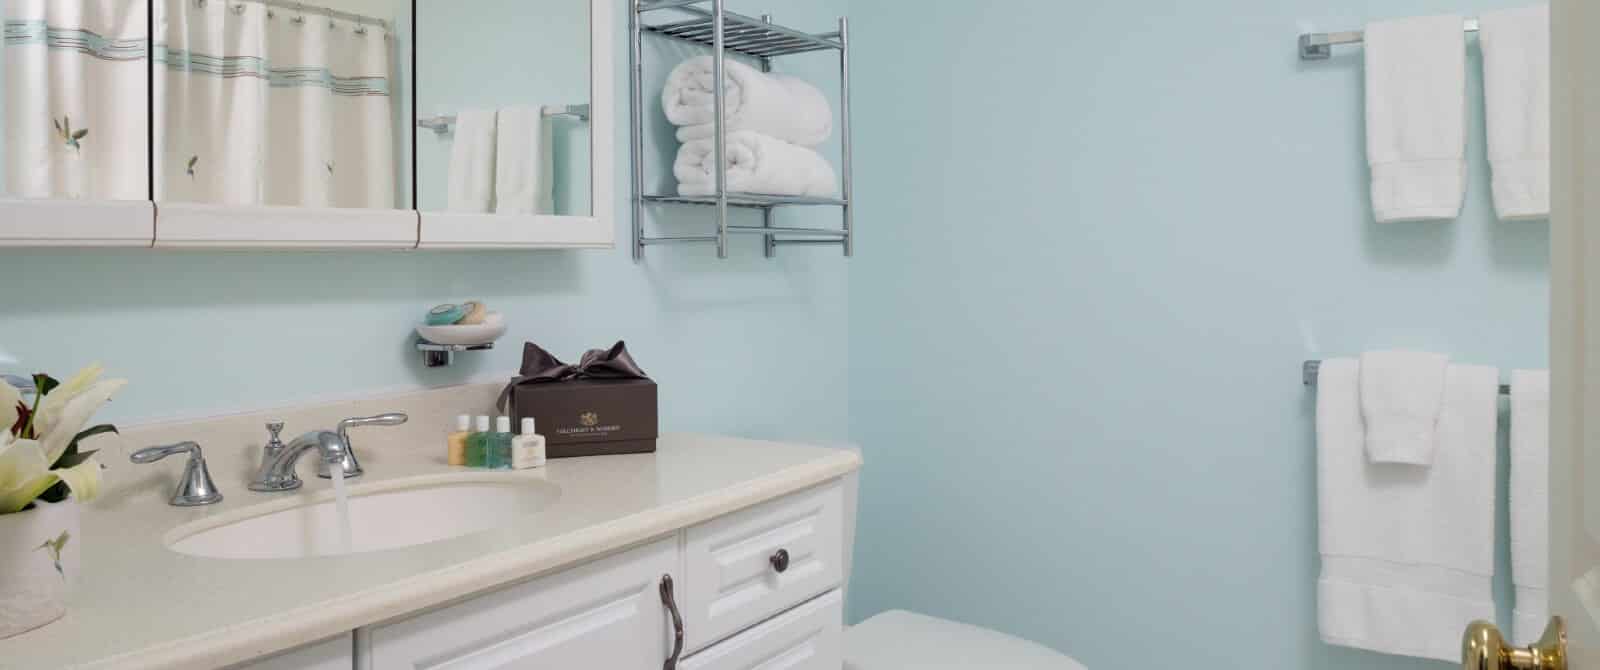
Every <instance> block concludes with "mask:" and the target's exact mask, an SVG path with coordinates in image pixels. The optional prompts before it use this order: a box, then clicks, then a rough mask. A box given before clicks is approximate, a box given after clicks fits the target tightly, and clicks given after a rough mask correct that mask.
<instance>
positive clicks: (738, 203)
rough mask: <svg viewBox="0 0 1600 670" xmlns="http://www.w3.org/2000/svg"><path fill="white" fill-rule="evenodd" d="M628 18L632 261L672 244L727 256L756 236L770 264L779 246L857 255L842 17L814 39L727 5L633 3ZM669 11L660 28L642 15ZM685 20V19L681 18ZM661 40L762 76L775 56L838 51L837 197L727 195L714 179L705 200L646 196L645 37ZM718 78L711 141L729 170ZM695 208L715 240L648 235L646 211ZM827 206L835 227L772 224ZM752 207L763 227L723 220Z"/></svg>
mask: <svg viewBox="0 0 1600 670" xmlns="http://www.w3.org/2000/svg"><path fill="white" fill-rule="evenodd" d="M629 4H630V5H631V11H630V12H629V14H628V28H629V37H630V39H629V43H628V73H629V80H630V81H629V87H628V92H629V97H630V98H631V103H632V104H631V105H630V106H629V110H628V112H629V117H630V118H629V120H630V122H631V123H630V124H629V130H630V132H631V136H630V139H631V141H632V142H631V144H630V147H631V149H632V150H631V151H630V152H629V153H630V154H631V155H632V166H631V167H632V168H633V170H632V175H631V177H632V181H633V226H632V227H633V260H634V261H635V262H639V261H642V260H644V251H645V247H651V246H660V245H669V244H714V245H716V248H717V258H723V259H725V258H727V257H728V241H729V239H730V236H731V235H734V234H741V233H755V234H760V235H761V240H762V245H761V253H762V255H763V256H765V257H767V258H772V257H774V256H776V255H777V252H778V247H780V246H838V247H839V248H840V249H841V250H842V251H843V253H844V255H845V256H846V257H849V256H851V255H853V254H854V252H855V236H854V234H853V232H852V229H853V225H854V211H853V205H854V204H855V202H854V200H852V199H851V177H850V164H851V155H850V29H849V22H848V20H847V19H845V18H844V17H840V18H839V29H838V30H837V31H834V32H826V33H818V34H811V33H806V32H802V31H799V30H794V29H792V28H786V27H784V26H781V25H778V24H775V23H773V22H772V16H771V15H764V16H762V17H761V18H752V17H749V16H743V15H740V14H735V13H733V12H730V11H727V10H726V8H725V7H724V0H631V2H630V3H629ZM658 10H667V11H668V13H675V14H677V15H678V16H677V17H675V18H674V19H671V20H668V21H666V22H663V23H646V21H645V15H647V14H649V13H651V12H655V11H658ZM684 15H687V16H688V17H690V18H688V19H687V20H681V17H682V16H684ZM647 33H648V34H651V35H656V36H660V37H666V38H670V39H674V40H678V41H681V42H688V43H691V44H697V45H700V46H703V47H710V48H711V53H712V58H713V61H714V63H715V67H716V69H717V70H719V71H720V70H721V69H722V67H723V59H724V58H726V57H727V56H728V55H729V54H733V55H738V56H745V57H748V58H752V59H754V60H755V61H756V62H757V64H758V65H759V66H760V68H761V70H762V71H764V72H770V71H772V60H773V59H774V58H778V57H782V56H789V55H794V54H803V53H811V52H816V51H837V52H839V90H840V95H839V108H840V109H839V118H840V121H839V153H840V163H841V165H840V166H839V168H840V169H839V173H840V191H841V193H840V197H838V198H817V197H806V196H781V195H767V194H759V193H737V192H730V191H728V189H727V184H726V176H725V175H724V174H718V175H717V180H716V192H715V193H713V194H712V195H709V196H675V195H651V194H647V193H645V190H644V189H645V187H644V158H645V151H644V125H645V120H644V62H643V61H644V35H645V34H647ZM722 79H723V78H722V77H719V76H713V77H712V81H713V95H712V99H713V107H714V109H716V110H718V111H717V112H715V113H713V114H712V121H713V123H715V125H716V129H715V133H714V138H715V146H716V156H717V157H718V158H716V159H714V160H715V162H716V163H717V164H726V162H725V161H724V160H722V158H721V157H722V156H725V155H727V154H726V146H727V129H726V128H724V127H723V123H722V119H723V117H724V115H723V114H722V113H721V110H723V109H725V106H726V104H727V103H726V97H727V96H726V92H725V91H723V86H722ZM661 205H698V206H702V207H711V208H713V209H712V211H713V212H714V216H713V217H712V218H713V220H714V222H715V224H716V228H715V229H714V230H713V231H712V232H713V233H714V234H712V235H686V236H685V235H679V236H649V235H646V234H645V230H644V217H645V211H646V206H661ZM794 206H824V207H838V208H839V211H840V219H841V224H842V225H841V226H840V227H839V228H785V227H780V226H775V225H773V218H774V216H773V214H774V212H775V210H777V209H778V208H781V207H794ZM736 208H737V209H755V210H759V211H760V212H761V225H760V226H759V227H757V226H740V225H730V224H729V221H728V216H729V212H730V210H733V209H736Z"/></svg>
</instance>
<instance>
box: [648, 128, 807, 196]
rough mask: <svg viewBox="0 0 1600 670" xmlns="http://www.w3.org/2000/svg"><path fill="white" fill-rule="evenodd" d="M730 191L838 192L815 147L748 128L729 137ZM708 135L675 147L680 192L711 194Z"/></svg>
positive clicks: (713, 183) (713, 186)
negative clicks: (798, 144)
mask: <svg viewBox="0 0 1600 670" xmlns="http://www.w3.org/2000/svg"><path fill="white" fill-rule="evenodd" d="M726 149H727V157H726V158H727V164H728V177H727V188H728V190H729V191H737V192H742V193H766V194H773V195H809V196H818V197H828V196H832V195H835V194H837V193H838V191H839V186H838V178H837V177H836V176H835V175H834V172H833V165H832V164H830V163H828V159H826V158H823V157H822V154H819V153H817V152H816V151H814V150H811V149H807V148H805V147H801V146H795V145H793V144H790V143H788V142H785V141H783V140H779V139H774V138H771V137H767V136H766V135H761V134H758V133H752V132H737V133H733V134H731V135H729V136H728V144H727V147H726ZM714 153H715V148H714V147H713V140H695V141H693V142H688V143H685V144H684V145H683V146H682V147H679V149H678V160H677V162H676V163H674V164H673V166H672V174H673V175H674V176H676V177H677V178H678V193H679V194H680V195H710V194H713V193H716V191H717V184H716V181H715V180H716V173H715V172H714V170H715V169H716V167H715V166H716V163H717V161H716V158H715V156H714V155H713V154H714Z"/></svg>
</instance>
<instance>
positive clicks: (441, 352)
mask: <svg viewBox="0 0 1600 670" xmlns="http://www.w3.org/2000/svg"><path fill="white" fill-rule="evenodd" d="M493 348H494V343H493V342H487V343H484V344H434V343H432V342H429V341H427V340H424V339H418V340H417V351H420V352H422V365H423V366H424V367H430V368H442V367H445V366H447V365H450V364H452V363H455V361H456V352H458V351H488V350H490V349H493Z"/></svg>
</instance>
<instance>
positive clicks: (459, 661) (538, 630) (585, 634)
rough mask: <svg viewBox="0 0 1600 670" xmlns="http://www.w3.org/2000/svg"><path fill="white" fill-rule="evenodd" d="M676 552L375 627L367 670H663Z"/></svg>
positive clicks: (633, 557) (628, 556) (659, 546)
mask: <svg viewBox="0 0 1600 670" xmlns="http://www.w3.org/2000/svg"><path fill="white" fill-rule="evenodd" d="M677 549H678V538H677V537H675V536H674V537H671V538H668V539H665V540H660V541H657V542H654V543H651V544H648V545H645V546H642V547H638V548H635V549H630V550H628V551H625V552H622V553H620V554H615V555H613V556H609V557H606V558H602V559H600V560H597V561H592V562H589V563H585V564H582V565H580V566H578V567H575V568H571V569H568V570H566V571H564V572H558V573H555V574H552V575H547V576H544V577H539V578H537V579H534V580H531V581H527V582H523V583H520V584H513V585H511V586H508V587H505V588H502V589H500V590H499V591H496V592H493V593H490V594H487V595H481V596H478V597H475V598H473V599H471V600H468V601H465V602H462V603H459V604H456V605H450V606H448V607H444V608H441V609H436V610H433V611H430V612H426V613H423V614H419V615H417V616H414V617H411V618H408V619H404V620H401V621H396V622H393V623H387V624H383V625H380V626H376V627H374V628H372V629H371V633H370V635H369V638H370V639H369V641H368V645H369V648H370V652H369V653H368V654H366V657H367V658H369V659H370V664H369V665H368V666H367V667H370V668H372V669H373V670H402V669H404V668H429V669H431V670H490V669H493V670H513V669H515V670H544V669H546V668H605V669H606V670H654V669H655V668H660V667H661V663H662V661H663V660H664V659H666V658H667V655H668V653H669V649H668V646H669V645H668V640H669V639H670V638H671V632H670V631H671V624H670V623H669V618H668V616H667V612H666V609H665V607H663V605H662V603H661V592H660V583H661V577H662V575H664V574H675V568H676V566H677V563H678V551H677ZM674 579H675V581H681V580H677V579H676V577H675V578H674Z"/></svg>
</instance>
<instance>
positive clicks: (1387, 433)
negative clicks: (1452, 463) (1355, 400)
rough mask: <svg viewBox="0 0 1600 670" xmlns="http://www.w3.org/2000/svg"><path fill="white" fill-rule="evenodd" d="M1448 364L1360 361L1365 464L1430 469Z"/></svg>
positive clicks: (1417, 356)
mask: <svg viewBox="0 0 1600 670" xmlns="http://www.w3.org/2000/svg"><path fill="white" fill-rule="evenodd" d="M1449 362H1450V359H1449V357H1447V356H1444V355H1441V354H1428V353H1419V352H1409V351H1372V352H1368V353H1365V354H1362V355H1361V418H1362V419H1363V420H1365V421H1366V426H1367V458H1368V459H1369V460H1371V461H1372V462H1373V463H1406V464H1410V465H1430V464H1432V463H1433V454H1434V445H1435V444H1436V443H1437V432H1436V430H1435V427H1436V426H1437V425H1438V423H1439V409H1440V403H1441V402H1442V400H1443V397H1444V376H1445V366H1446V365H1447V364H1449Z"/></svg>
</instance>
